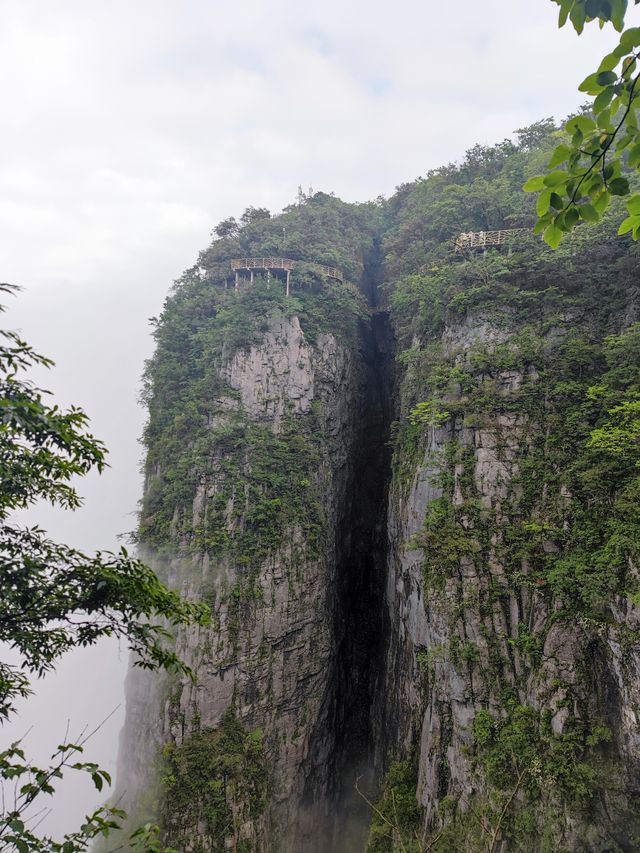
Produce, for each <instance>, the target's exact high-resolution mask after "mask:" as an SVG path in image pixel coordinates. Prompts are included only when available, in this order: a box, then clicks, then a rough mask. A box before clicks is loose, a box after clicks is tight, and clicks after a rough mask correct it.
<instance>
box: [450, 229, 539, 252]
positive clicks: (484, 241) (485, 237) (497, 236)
mask: <svg viewBox="0 0 640 853" xmlns="http://www.w3.org/2000/svg"><path fill="white" fill-rule="evenodd" d="M521 234H531V229H530V228H502V229H501V230H500V231H468V232H466V233H465V232H463V233H462V234H459V235H458V237H456V241H455V247H456V252H461V251H462V250H463V249H485V248H487V246H502V245H504V244H505V243H510V242H511V241H512V240H513V238H514V237H518V236H520V235H521Z"/></svg>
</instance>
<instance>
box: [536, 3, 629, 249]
mask: <svg viewBox="0 0 640 853" xmlns="http://www.w3.org/2000/svg"><path fill="white" fill-rule="evenodd" d="M553 2H554V3H557V5H558V6H560V17H559V26H560V27H563V26H564V25H565V24H566V23H567V21H570V22H571V23H572V24H573V27H574V29H575V30H576V32H577V33H578V35H580V33H582V31H583V29H584V26H585V24H586V23H590V22H592V21H596V20H597V21H598V22H599V24H600V27H603V26H604V25H605V24H607V23H611V24H612V25H613V27H614V28H615V29H616V31H617V32H619V33H621V35H620V41H619V43H618V45H617V47H616V48H615V50H613V51H612V52H611V53H609V54H607V55H606V56H605V57H604V58H603V60H602V61H601V63H600V65H599V66H598V68H597V69H596V70H595V71H594V72H593V73H592V74H589V75H588V77H586V78H585V80H583V81H582V83H581V84H580V86H579V90H580V91H581V92H584V93H586V94H587V95H590V96H591V97H593V102H592V103H591V108H590V114H587V113H586V112H583V113H582V114H580V115H577V116H574V117H572V118H570V119H569V121H568V122H567V123H566V125H565V127H564V131H565V138H564V139H563V140H562V142H560V144H559V145H558V146H557V147H556V149H555V151H554V152H553V154H552V156H551V159H550V160H549V163H548V168H549V170H550V171H549V172H547V174H546V175H539V176H537V177H535V178H531V179H530V180H529V181H527V182H526V184H525V185H524V189H525V190H526V191H527V192H540V195H539V196H538V199H537V203H536V210H537V214H538V221H537V223H536V226H535V229H534V230H535V232H536V233H538V234H542V235H543V237H544V239H545V241H546V242H547V243H548V244H549V245H550V246H551V247H552V248H556V247H557V246H558V245H559V244H560V241H561V240H562V238H563V237H564V236H565V234H568V233H569V232H571V231H572V230H573V229H574V228H575V227H576V225H578V224H579V223H581V222H598V221H599V220H600V219H601V217H602V216H603V214H604V212H605V211H606V209H607V207H608V206H609V204H610V202H611V198H612V196H628V195H630V193H631V184H630V180H629V173H630V172H633V171H637V170H638V169H639V168H640V128H639V127H638V116H637V107H638V103H639V102H638V97H639V95H640V85H638V80H639V78H640V71H639V70H638V58H639V57H640V27H629V28H627V29H624V20H625V15H626V12H627V7H628V0H553ZM639 2H640V0H634V4H635V5H637V4H638V3H639ZM626 205H627V210H628V213H629V215H628V216H627V218H626V219H625V220H624V221H623V222H622V224H621V225H620V229H619V232H618V233H619V234H626V233H628V232H630V233H631V235H632V237H633V239H634V240H637V239H638V237H639V236H640V193H636V194H634V195H632V196H631V197H630V198H629V199H628V200H627V202H626Z"/></svg>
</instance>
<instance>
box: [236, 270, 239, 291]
mask: <svg viewBox="0 0 640 853" xmlns="http://www.w3.org/2000/svg"><path fill="white" fill-rule="evenodd" d="M239 286H240V281H239V277H238V270H236V283H235V290H237V289H238V287H239Z"/></svg>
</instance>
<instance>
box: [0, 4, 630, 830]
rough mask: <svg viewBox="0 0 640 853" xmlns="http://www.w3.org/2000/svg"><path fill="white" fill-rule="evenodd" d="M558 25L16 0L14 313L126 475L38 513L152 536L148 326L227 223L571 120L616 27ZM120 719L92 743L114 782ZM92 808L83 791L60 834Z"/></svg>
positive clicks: (80, 667)
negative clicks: (148, 513) (310, 191)
mask: <svg viewBox="0 0 640 853" xmlns="http://www.w3.org/2000/svg"><path fill="white" fill-rule="evenodd" d="M632 17H634V13H631V14H630V18H632ZM635 17H636V18H638V17H640V16H639V15H638V14H637V13H635ZM556 19H557V6H555V5H554V4H552V3H551V2H550V0H485V1H484V2H478V0H457V2H455V0H449V2H437V3H436V2H430V0H394V2H379V0H323V2H315V3H310V4H305V3H301V2H300V0H295V2H293V0H292V1H291V2H289V1H288V0H269V2H265V0H262V2H260V1H259V0H237V2H230V0H225V2H218V0H126V2H125V0H109V2H104V0H55V2H46V0H0V102H1V103H2V119H3V122H2V130H1V132H0V235H1V236H0V280H4V281H10V282H14V283H16V284H20V285H22V286H23V287H24V288H25V292H24V293H23V294H22V295H21V296H20V297H18V299H16V300H13V303H14V304H13V305H12V307H11V311H10V312H9V314H8V315H5V316H8V321H9V324H10V325H11V326H13V327H19V328H20V329H21V330H22V331H23V332H24V335H25V337H27V338H28V340H29V341H30V342H32V343H33V344H35V345H37V346H38V347H39V348H40V349H41V351H43V352H44V353H45V354H47V355H49V356H51V357H53V358H54V359H55V360H56V362H57V366H56V368H55V369H54V371H53V372H52V373H51V374H50V375H49V376H47V377H46V379H45V380H41V381H42V382H45V384H46V387H50V388H51V389H52V390H54V391H55V394H56V399H57V400H59V401H60V402H63V403H66V404H69V403H77V404H81V405H83V406H84V407H85V408H86V410H87V411H88V413H89V414H90V415H91V417H92V422H93V428H94V431H95V433H96V434H97V435H99V436H100V437H101V438H103V439H104V440H105V441H106V442H107V444H108V446H109V447H110V449H111V465H112V467H111V469H110V470H109V472H108V473H107V474H105V475H104V476H103V477H102V478H100V479H98V478H89V479H88V480H87V481H85V482H84V483H83V484H82V485H81V491H82V492H83V494H84V495H85V497H86V506H85V508H84V509H83V510H82V511H81V512H80V513H77V514H76V515H75V516H73V515H71V516H62V515H60V514H52V513H51V512H50V511H48V510H46V508H39V509H38V510H37V511H35V512H34V513H33V514H32V516H31V518H32V520H33V521H38V522H39V523H41V524H42V525H43V526H45V527H48V529H49V530H50V531H51V532H52V533H53V534H54V535H55V536H58V537H59V538H61V539H64V540H66V541H67V542H70V543H73V544H76V545H80V546H82V547H86V548H94V547H107V548H109V547H114V546H115V545H116V544H117V543H116V536H117V534H119V533H121V532H123V531H126V530H129V529H131V528H132V527H133V526H134V524H135V519H134V517H133V513H134V511H135V508H136V502H137V500H138V498H139V493H140V480H139V473H138V469H139V457H140V447H139V445H138V444H137V439H138V436H139V434H140V431H141V426H142V423H143V413H142V412H141V411H140V409H139V408H138V407H137V404H136V398H137V394H138V389H139V377H140V373H141V371H142V366H143V361H144V359H145V358H146V357H148V356H149V355H150V353H151V342H150V338H149V328H148V324H147V318H148V317H150V316H152V315H155V314H157V313H158V312H159V311H160V309H161V306H162V302H163V299H164V297H165V295H166V292H167V290H168V287H169V285H170V283H171V281H172V280H173V279H175V278H176V277H177V276H178V275H179V274H180V273H181V271H182V270H183V269H185V268H186V267H189V266H191V265H192V263H193V262H194V260H195V257H196V254H197V252H198V250H199V249H202V248H204V247H205V246H206V245H207V243H208V241H209V234H210V231H211V228H212V227H213V226H214V225H215V224H216V223H217V222H218V221H220V220H221V219H223V218H225V217H227V216H229V215H235V216H238V215H239V214H241V213H242V211H243V210H244V208H246V207H247V206H248V205H255V206H266V207H268V208H270V209H271V210H273V211H277V210H279V209H281V208H282V207H283V206H284V205H286V204H289V203H291V202H292V201H293V200H294V198H295V195H296V191H297V187H298V185H299V184H301V185H302V186H303V187H304V189H305V190H306V189H307V188H308V187H309V186H312V187H313V188H314V189H315V190H323V191H325V192H335V193H336V194H337V195H338V196H340V197H342V198H343V199H345V200H347V201H356V200H361V201H364V200H367V199H370V198H374V197H376V196H378V195H380V194H384V195H389V194H391V193H392V192H393V190H394V187H395V186H396V185H397V184H399V183H402V182H404V181H408V180H411V179H412V178H415V177H417V176H418V175H421V174H425V173H426V171H427V170H428V169H430V168H433V167H436V166H438V165H441V164H443V163H446V162H449V161H451V160H455V159H458V158H459V157H460V156H461V155H462V154H463V153H464V151H465V150H466V149H467V148H469V147H471V146H472V145H473V144H474V143H476V142H482V143H491V142H495V141H497V140H501V139H503V138H504V137H505V136H508V135H510V134H511V133H512V131H513V130H515V129H516V128H518V127H522V126H524V125H527V124H530V123H532V122H534V121H536V120H538V119H540V118H543V117H546V116H549V115H553V116H556V117H562V116H564V115H566V114H567V113H568V112H570V111H571V110H573V109H574V108H575V107H576V106H577V105H578V104H579V103H580V100H581V98H580V96H579V95H578V93H577V91H576V88H577V84H578V83H579V82H580V80H582V78H583V77H584V76H586V74H587V73H589V72H591V71H593V70H595V68H596V66H597V63H598V61H599V57H601V56H602V55H603V54H604V53H605V52H606V51H607V49H609V48H610V46H611V45H612V43H613V38H614V36H613V34H612V33H607V32H606V31H605V32H599V31H598V30H597V28H595V27H591V28H588V29H587V32H585V33H584V34H583V36H582V37H581V38H578V37H577V36H576V35H575V33H574V32H573V30H570V29H569V28H565V29H564V30H558V29H557V28H556ZM631 23H638V22H637V21H631ZM123 657H124V655H123V654H120V655H119V653H118V650H117V649H115V648H112V647H106V648H103V649H101V650H100V651H99V653H93V654H90V653H85V654H83V655H81V656H77V657H74V658H73V659H71V660H68V661H66V662H65V663H64V665H63V666H62V667H61V669H60V671H59V673H58V675H57V676H56V677H54V678H52V679H49V681H48V683H46V684H45V685H44V687H43V689H41V691H40V694H39V696H38V698H37V699H36V700H31V701H30V703H29V704H28V705H27V706H26V707H25V709H24V712H23V713H22V716H21V718H20V720H18V721H17V722H16V723H15V724H14V726H13V727H12V730H11V732H10V733H9V734H10V735H11V736H12V737H14V736H15V735H16V734H18V733H22V732H23V731H24V730H26V729H27V728H28V727H29V726H30V725H34V726H35V727H34V729H33V731H32V732H31V734H30V735H29V741H30V743H31V744H32V745H33V748H34V749H35V750H36V751H40V752H41V753H42V752H43V751H46V748H47V745H48V744H49V742H50V744H51V745H54V746H55V744H56V743H58V742H59V739H60V736H61V734H63V733H64V727H65V724H66V720H67V718H69V717H70V718H71V725H72V733H75V732H76V731H78V730H79V729H81V728H82V727H83V726H84V725H85V724H89V725H91V726H93V725H94V724H95V723H96V722H98V721H99V720H100V719H102V718H103V717H104V716H106V714H107V713H109V712H110V711H111V710H112V709H113V708H114V707H116V706H117V705H118V704H119V703H120V702H121V701H122V687H121V681H122V676H123V669H124V664H123ZM121 719H122V711H121V710H120V711H119V712H118V714H116V715H115V717H114V718H113V719H112V720H111V721H110V723H109V724H108V725H106V726H105V728H104V729H103V731H102V732H101V734H100V736H99V737H98V738H96V740H95V747H94V750H93V751H91V750H90V753H91V755H92V756H93V755H95V756H96V757H97V758H98V759H99V760H100V761H102V762H103V764H105V765H106V766H107V767H108V768H110V769H113V767H114V760H115V751H116V742H117V731H118V726H119V725H120V723H121ZM2 736H3V737H4V738H5V739H6V737H7V732H6V731H5V732H3V733H2ZM93 802H95V797H92V795H91V793H90V792H89V791H88V789H87V794H86V796H85V794H83V793H82V790H81V789H80V788H78V787H77V786H72V787H71V788H70V789H68V791H67V794H66V795H65V797H64V798H63V799H62V800H61V801H60V802H59V803H58V806H57V815H56V816H55V817H54V818H52V819H51V821H50V823H49V826H50V827H51V828H52V830H55V831H59V830H62V829H64V828H65V827H66V828H70V827H72V826H74V825H75V823H76V822H77V819H78V817H79V816H82V814H83V813H84V810H85V809H87V808H89V807H90V806H91V804H92V803H93Z"/></svg>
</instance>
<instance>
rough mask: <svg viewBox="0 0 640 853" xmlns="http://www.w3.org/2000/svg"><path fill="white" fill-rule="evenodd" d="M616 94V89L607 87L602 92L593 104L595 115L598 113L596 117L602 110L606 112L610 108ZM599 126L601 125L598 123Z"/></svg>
mask: <svg viewBox="0 0 640 853" xmlns="http://www.w3.org/2000/svg"><path fill="white" fill-rule="evenodd" d="M614 94H615V89H614V88H613V86H607V88H606V89H604V90H603V91H602V92H600V94H599V95H598V97H597V98H596V99H595V101H594V102H593V111H594V113H596V115H597V114H598V113H599V112H601V110H604V109H606V108H607V107H608V106H609V104H610V103H611V100H612V99H613V96H614ZM598 124H600V122H598Z"/></svg>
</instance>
